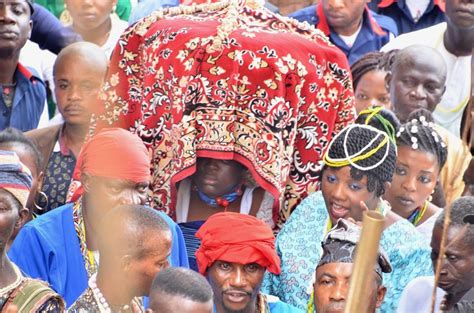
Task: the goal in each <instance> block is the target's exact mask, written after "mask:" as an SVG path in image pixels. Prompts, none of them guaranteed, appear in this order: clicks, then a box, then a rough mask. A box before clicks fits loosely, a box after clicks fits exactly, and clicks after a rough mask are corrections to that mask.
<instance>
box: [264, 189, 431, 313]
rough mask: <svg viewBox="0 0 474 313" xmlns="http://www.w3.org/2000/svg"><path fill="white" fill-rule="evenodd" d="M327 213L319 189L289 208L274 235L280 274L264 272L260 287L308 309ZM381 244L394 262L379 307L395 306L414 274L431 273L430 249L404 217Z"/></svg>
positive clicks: (383, 309)
mask: <svg viewBox="0 0 474 313" xmlns="http://www.w3.org/2000/svg"><path fill="white" fill-rule="evenodd" d="M328 218H329V216H328V213H327V210H326V205H325V203H324V199H323V195H322V193H321V192H320V191H318V192H315V193H313V194H311V195H310V196H308V197H307V198H306V199H304V200H303V201H302V202H301V203H300V204H299V205H298V207H297V208H296V209H295V211H294V212H293V213H292V214H291V216H290V218H289V219H288V221H287V222H286V224H285V226H284V227H283V229H282V230H281V231H280V233H279V234H278V236H277V239H276V250H277V252H278V255H279V256H280V258H281V263H282V265H281V270H282V272H281V274H280V275H274V274H271V273H268V272H267V273H266V274H265V279H264V283H263V286H262V292H264V293H267V294H271V295H275V296H277V297H279V298H280V299H281V301H283V302H285V303H288V304H291V305H294V306H296V307H298V308H300V309H302V310H306V308H307V304H308V301H309V298H310V293H311V290H312V282H313V277H314V272H315V269H316V265H317V264H318V262H319V259H320V257H321V252H322V249H321V242H322V241H323V239H324V236H325V233H326V226H327V221H328ZM380 244H381V246H382V248H383V249H384V250H385V251H386V253H387V254H388V256H389V258H390V262H391V263H392V267H393V271H392V273H388V274H386V273H384V274H383V275H384V276H383V282H384V285H385V286H386V287H387V294H386V295H385V298H384V302H383V304H382V307H381V308H380V311H381V312H384V313H390V312H395V311H396V308H397V304H398V300H399V298H400V295H401V293H402V291H403V289H404V288H405V286H406V285H407V284H408V282H410V281H411V280H413V279H414V278H416V277H419V276H426V275H433V270H432V264H431V259H430V253H431V249H430V247H429V245H428V242H427V241H426V239H425V238H424V237H423V236H422V235H421V234H420V233H419V232H418V231H417V230H416V229H415V227H414V226H413V225H412V224H410V223H409V222H408V221H406V220H404V219H403V220H400V221H398V222H396V223H394V224H392V225H391V226H390V227H388V228H387V229H385V230H384V232H383V234H382V238H381V243H380Z"/></svg>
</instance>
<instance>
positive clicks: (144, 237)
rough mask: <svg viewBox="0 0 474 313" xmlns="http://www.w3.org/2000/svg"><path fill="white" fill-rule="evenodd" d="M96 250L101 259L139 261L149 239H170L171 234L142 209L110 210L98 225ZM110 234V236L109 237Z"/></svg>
mask: <svg viewBox="0 0 474 313" xmlns="http://www.w3.org/2000/svg"><path fill="white" fill-rule="evenodd" d="M100 225H101V229H100V232H101V236H100V241H99V250H100V253H101V259H102V256H103V257H104V258H105V257H107V258H108V257H109V256H110V257H119V256H122V255H127V254H128V255H133V256H134V257H136V258H140V257H141V256H143V255H145V254H146V253H148V252H149V251H146V250H147V249H146V246H147V245H146V244H147V241H148V239H149V238H150V237H153V236H154V235H155V234H158V236H159V237H163V238H167V239H169V238H171V231H170V228H169V226H168V224H167V223H166V221H165V220H164V219H163V217H161V216H160V215H159V213H158V212H157V211H155V210H153V209H151V208H149V207H146V206H142V205H123V206H119V207H116V208H114V209H112V210H111V211H110V212H109V213H107V214H106V215H105V216H104V218H103V221H102V222H101V224H100ZM111 234H114V235H113V236H111Z"/></svg>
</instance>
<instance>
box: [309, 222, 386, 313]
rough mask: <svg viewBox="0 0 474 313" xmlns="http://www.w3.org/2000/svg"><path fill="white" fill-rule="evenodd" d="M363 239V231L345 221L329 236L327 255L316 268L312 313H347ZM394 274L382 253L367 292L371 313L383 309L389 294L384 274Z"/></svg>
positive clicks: (327, 238)
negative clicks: (386, 294) (359, 244)
mask: <svg viewBox="0 0 474 313" xmlns="http://www.w3.org/2000/svg"><path fill="white" fill-rule="evenodd" d="M359 238H360V227H359V226H357V225H356V224H353V223H351V222H348V221H347V220H343V219H340V220H339V221H338V223H337V225H336V226H335V227H334V228H333V229H332V230H331V231H330V232H329V233H328V234H327V237H326V239H325V240H324V242H322V248H323V255H322V256H321V260H320V261H319V263H318V266H317V267H316V273H315V281H314V284H313V290H314V291H313V294H312V296H311V300H310V303H309V305H308V313H314V312H318V313H329V312H330V313H336V312H341V313H342V312H344V307H345V305H346V301H347V296H348V293H349V282H350V278H351V276H352V274H353V266H354V265H353V264H354V260H355V256H356V253H357V250H356V245H357V242H358V241H359ZM391 271H392V267H391V265H390V261H389V259H388V257H387V256H386V254H385V252H383V251H382V250H381V251H379V254H378V257H377V262H376V263H375V267H374V272H373V275H372V277H373V280H372V282H371V283H370V284H368V289H367V295H368V296H367V298H368V300H369V301H368V302H367V313H375V312H376V310H377V309H378V308H380V306H381V304H382V301H383V299H384V297H385V293H386V291H387V288H386V287H385V286H384V285H383V278H382V273H390V272H391Z"/></svg>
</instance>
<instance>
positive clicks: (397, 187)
mask: <svg viewBox="0 0 474 313" xmlns="http://www.w3.org/2000/svg"><path fill="white" fill-rule="evenodd" d="M439 171H440V168H439V165H438V160H437V159H436V156H435V155H433V154H432V153H429V152H425V151H420V150H413V149H412V148H411V147H408V146H399V147H398V156H397V166H396V168H395V173H394V174H393V180H392V184H391V186H390V188H389V189H388V190H387V192H386V194H385V197H384V198H385V199H386V200H387V201H388V202H390V204H391V205H392V209H393V211H394V212H395V213H397V214H398V215H400V216H402V217H405V218H407V217H408V216H409V215H410V214H411V213H412V212H413V211H414V210H415V209H416V208H418V207H421V206H422V205H423V203H424V202H425V201H426V200H427V199H428V197H429V196H430V195H431V193H432V192H433V189H434V188H435V186H436V181H437V179H438V175H439Z"/></svg>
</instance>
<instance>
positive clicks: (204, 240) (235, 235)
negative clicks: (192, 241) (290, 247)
mask: <svg viewBox="0 0 474 313" xmlns="http://www.w3.org/2000/svg"><path fill="white" fill-rule="evenodd" d="M196 237H197V238H199V239H200V240H201V246H200V247H199V249H198V250H197V251H196V259H197V263H198V267H199V272H200V273H201V274H203V275H204V274H205V273H206V270H207V268H208V267H209V266H211V265H212V264H213V263H214V262H215V261H218V260H220V261H225V262H231V263H240V264H250V263H257V264H259V265H260V266H263V267H265V268H267V269H268V271H270V272H272V273H274V274H280V258H279V257H278V255H277V254H276V252H275V236H273V233H272V230H271V228H270V227H269V226H267V225H266V224H265V223H264V222H262V221H260V220H259V219H257V218H256V217H253V216H250V215H244V214H239V213H232V212H223V213H217V214H214V215H212V216H211V217H209V219H208V220H207V221H206V222H205V223H204V225H202V227H201V228H200V229H199V231H198V232H197V233H196Z"/></svg>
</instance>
